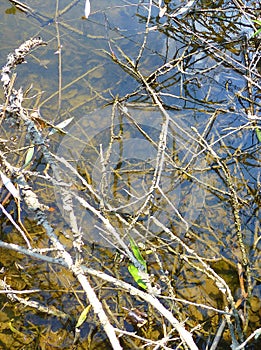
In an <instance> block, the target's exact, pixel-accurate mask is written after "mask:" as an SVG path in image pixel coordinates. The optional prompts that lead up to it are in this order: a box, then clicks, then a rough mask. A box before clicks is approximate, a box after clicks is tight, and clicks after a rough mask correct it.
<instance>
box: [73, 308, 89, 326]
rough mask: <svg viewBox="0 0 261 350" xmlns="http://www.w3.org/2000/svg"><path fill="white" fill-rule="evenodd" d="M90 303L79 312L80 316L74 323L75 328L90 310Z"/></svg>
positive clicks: (81, 322)
mask: <svg viewBox="0 0 261 350" xmlns="http://www.w3.org/2000/svg"><path fill="white" fill-rule="evenodd" d="M90 308H91V305H88V306H87V307H86V308H85V309H84V310H83V311H82V313H81V314H80V317H79V318H78V321H77V324H76V328H79V327H81V325H82V324H83V322H84V321H85V320H86V318H87V316H88V313H89V311H90Z"/></svg>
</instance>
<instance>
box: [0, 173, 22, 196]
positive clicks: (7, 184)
mask: <svg viewBox="0 0 261 350" xmlns="http://www.w3.org/2000/svg"><path fill="white" fill-rule="evenodd" d="M0 177H1V179H2V182H3V184H4V186H5V187H6V189H7V190H8V191H9V192H10V193H11V195H12V196H13V197H15V198H17V199H20V194H19V191H18V190H17V188H16V187H15V186H14V184H13V183H12V181H11V180H10V179H9V178H8V177H7V176H6V175H5V174H4V173H2V171H0Z"/></svg>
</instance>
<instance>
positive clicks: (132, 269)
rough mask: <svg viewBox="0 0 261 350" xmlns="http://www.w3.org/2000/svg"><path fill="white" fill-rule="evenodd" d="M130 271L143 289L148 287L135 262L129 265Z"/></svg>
mask: <svg viewBox="0 0 261 350" xmlns="http://www.w3.org/2000/svg"><path fill="white" fill-rule="evenodd" d="M128 270H129V273H130V274H131V275H132V277H133V279H134V281H135V282H136V283H137V284H138V285H139V286H140V287H141V288H143V289H147V285H146V283H145V282H144V281H143V279H142V277H141V276H140V272H139V269H138V268H137V267H136V266H134V265H133V264H130V265H129V266H128Z"/></svg>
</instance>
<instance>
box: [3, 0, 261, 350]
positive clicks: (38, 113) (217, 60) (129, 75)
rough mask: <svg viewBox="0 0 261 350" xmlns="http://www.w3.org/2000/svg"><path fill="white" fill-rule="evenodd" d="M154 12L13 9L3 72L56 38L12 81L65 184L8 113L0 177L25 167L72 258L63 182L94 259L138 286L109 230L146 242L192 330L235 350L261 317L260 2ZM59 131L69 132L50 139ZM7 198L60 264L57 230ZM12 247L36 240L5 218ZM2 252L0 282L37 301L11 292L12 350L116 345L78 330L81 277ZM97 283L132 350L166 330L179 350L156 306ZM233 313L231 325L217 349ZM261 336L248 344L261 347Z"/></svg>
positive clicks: (198, 337) (157, 274)
mask: <svg viewBox="0 0 261 350" xmlns="http://www.w3.org/2000/svg"><path fill="white" fill-rule="evenodd" d="M149 3H150V2H145V1H132V2H131V3H129V2H128V1H123V0H117V1H110V2H109V3H108V1H104V0H96V1H93V3H91V15H90V17H89V18H88V19H87V20H86V19H84V18H82V16H83V7H84V4H83V3H82V2H80V1H56V2H54V1H45V2H37V6H38V8H36V4H35V1H27V2H26V5H25V7H23V6H22V5H21V4H20V3H18V2H15V1H14V2H13V4H12V2H11V1H5V2H2V3H1V4H0V21H1V27H2V28H3V29H2V31H1V33H0V38H1V44H2V45H1V47H2V49H1V65H2V66H4V65H5V62H6V56H7V54H8V53H10V52H13V51H14V49H15V48H17V47H19V46H20V45H21V43H23V42H24V41H25V40H27V39H28V38H32V37H37V36H40V37H41V38H43V40H44V41H45V42H47V44H48V45H47V46H44V47H41V48H39V49H37V50H36V51H33V52H32V53H31V54H30V55H29V56H28V57H27V62H28V63H27V64H23V65H19V66H18V67H17V68H16V72H17V78H16V81H15V87H16V88H17V89H18V88H19V87H20V86H22V87H23V90H24V100H23V106H24V107H25V108H26V110H27V111H28V114H29V115H30V118H31V119H33V121H34V123H35V124H36V125H37V128H38V130H40V132H41V134H42V135H43V138H44V142H45V144H46V145H47V148H48V151H50V153H51V154H54V156H55V157H56V158H55V162H56V168H55V169H56V171H57V173H59V181H60V182H59V181H58V180H57V178H55V171H54V170H53V168H52V167H50V164H48V161H47V160H46V158H45V157H44V153H43V151H42V148H41V146H42V145H41V144H38V145H35V148H34V154H33V155H32V158H31V159H30V161H29V164H26V165H25V162H26V161H25V159H26V157H27V155H28V148H29V146H31V141H32V140H31V139H30V135H29V134H28V129H27V126H26V123H22V122H21V121H20V123H19V122H18V121H17V120H15V119H14V118H12V117H11V116H10V118H7V117H6V118H2V119H1V124H0V128H1V129H0V152H1V156H0V164H1V169H0V170H1V171H3V172H5V171H6V165H5V164H6V163H5V162H4V161H6V162H9V164H11V165H12V166H13V167H14V168H15V170H14V169H13V175H15V171H18V170H19V169H20V170H21V168H23V171H24V172H23V174H24V176H25V178H26V181H27V183H28V185H29V186H30V188H31V189H32V190H33V191H34V192H35V193H36V194H37V197H38V199H39V201H40V202H41V203H44V204H45V205H46V206H48V207H49V209H48V211H47V217H48V221H49V222H50V224H51V225H52V227H53V228H54V234H55V235H56V236H57V238H58V239H59V241H60V242H61V244H63V246H64V247H66V250H67V251H68V252H69V253H70V255H71V256H73V257H74V258H75V256H76V257H77V252H76V250H77V248H76V246H75V241H77V239H78V236H77V235H76V234H75V232H73V230H72V217H71V216H69V215H68V205H67V206H66V205H65V202H64V197H65V192H63V190H64V189H63V188H62V186H61V183H62V182H63V183H66V184H67V188H69V190H70V191H71V193H72V194H73V198H72V200H71V202H70V203H69V207H70V206H71V207H73V208H74V214H75V216H76V218H77V225H78V227H79V231H81V232H83V237H82V239H83V246H82V251H83V254H82V259H83V260H82V261H81V262H82V263H83V264H84V265H85V266H87V267H91V268H92V269H93V270H95V271H102V272H104V273H107V274H108V275H111V276H114V277H115V278H118V279H119V280H122V281H126V282H129V283H130V284H133V285H135V286H137V284H136V282H135V281H136V280H134V279H135V278H134V279H133V275H132V276H131V275H130V274H129V272H128V268H129V261H128V259H127V258H126V257H124V255H126V252H125V251H124V249H123V246H122V245H121V244H120V243H119V241H117V240H116V239H115V237H113V236H112V235H111V233H110V234H109V233H108V226H106V222H109V223H110V224H111V225H112V226H113V227H114V228H115V229H116V230H117V232H118V233H119V234H120V237H121V238H122V240H123V242H124V243H125V244H126V245H127V246H130V238H129V237H130V236H131V237H133V238H135V242H136V244H137V245H139V247H140V248H139V249H140V250H141V253H142V255H143V257H144V259H145V260H146V265H147V267H148V272H149V274H150V276H151V278H152V285H153V286H155V287H158V288H160V289H161V294H162V295H161V298H160V300H161V301H163V304H164V306H165V307H166V308H167V309H168V310H170V311H171V312H173V314H174V315H175V317H177V319H178V320H179V322H184V323H185V325H186V328H187V329H189V330H191V329H194V331H193V337H194V341H195V342H196V344H197V346H198V347H199V348H200V349H207V348H210V346H211V345H212V346H213V347H212V350H213V349H214V348H216V349H230V348H231V347H230V346H231V343H232V342H233V344H234V345H235V344H236V342H238V343H239V344H241V343H242V342H243V340H245V339H246V338H247V337H248V336H249V335H251V334H252V333H253V332H254V331H255V330H256V329H257V328H258V327H259V326H260V318H261V313H260V310H261V307H260V306H261V288H260V281H261V280H260V268H261V267H260V211H259V208H260V142H261V131H260V130H261V127H260V116H259V115H260V112H259V108H260V97H261V95H260V70H261V67H260V65H261V61H260V48H261V46H260V45H261V43H260V35H259V36H258V35H256V36H253V34H254V33H255V32H256V31H257V30H258V28H259V25H258V23H256V22H255V20H256V19H258V18H259V15H260V12H261V10H260V6H258V5H257V3H256V2H254V1H247V2H246V3H247V5H246V6H243V3H241V2H237V1H233V2H231V1H218V2H209V1H194V2H185V1H182V2H181V3H180V2H175V1H162V4H161V9H159V5H158V4H159V3H160V2H157V1H154V2H151V3H152V7H151V8H150V7H149ZM187 3H188V5H189V4H190V5H191V6H187V7H186V6H185V5H186V4H187ZM21 6H22V7H21ZM0 94H1V95H0V96H1V100H2V101H3V102H1V109H2V105H5V97H4V94H3V93H2V92H1V93H0ZM7 112H8V111H7ZM7 112H6V113H7ZM164 113H167V115H168V117H169V123H168V125H167V127H166V134H165V137H166V139H165V141H164V128H163V126H164V125H166V124H165V123H166V119H167V117H166V115H165V114H164ZM7 114H8V113H7ZM6 116H7V115H6ZM72 117H73V120H72V121H71V123H70V124H68V125H67V126H64V125H62V124H60V123H61V122H62V121H64V120H69V118H72ZM53 126H58V128H61V129H63V128H64V130H66V133H64V132H62V130H60V132H56V133H53V134H50V131H51V130H53V129H52V127H53ZM162 149H163V155H164V162H162V163H161V158H160V155H161V150H162ZM61 159H64V160H65V161H64V162H62V161H61ZM57 164H58V165H57ZM68 164H69V165H68ZM17 169H18V170H17ZM9 170H10V169H9ZM20 170H19V171H20ZM8 175H9V176H11V174H10V173H9V174H8ZM84 200H86V201H87V202H88V203H89V205H90V206H91V207H92V208H93V209H92V210H89V209H88V208H87V207H86V206H85V205H84ZM0 201H1V203H2V205H3V207H4V208H5V210H6V212H8V213H10V214H11V215H12V217H13V219H14V221H15V222H17V223H19V227H20V228H22V230H23V231H24V232H26V235H27V237H28V239H29V240H30V243H31V245H32V247H33V249H35V251H37V252H41V254H46V253H47V255H48V256H52V257H56V258H57V256H56V255H55V254H56V252H53V251H51V250H49V251H48V252H47V249H48V248H49V247H50V246H51V241H50V236H49V237H48V236H47V234H46V230H45V228H44V226H43V225H42V222H39V218H37V217H36V215H35V212H34V211H33V210H30V208H28V206H27V205H26V204H25V203H24V201H23V200H22V201H21V204H20V203H16V202H15V201H14V200H12V199H11V198H9V197H8V191H7V189H6V188H5V187H4V186H2V189H1V192H0ZM67 204H68V203H67ZM31 209H32V208H31ZM20 210H21V212H20ZM97 212H99V213H101V214H102V215H103V217H104V218H105V219H106V220H107V221H106V222H105V221H104V222H101V221H100V220H98V219H97ZM20 215H21V218H20ZM98 215H99V214H98ZM177 238H178V239H177ZM0 240H1V241H3V242H8V243H15V244H17V245H19V246H21V247H22V246H25V242H24V239H23V237H22V236H21V234H20V232H19V231H18V230H17V229H15V228H14V226H13V224H12V223H11V222H10V218H8V217H7V215H5V214H4V212H1V217H0ZM0 249H1V261H0V264H1V270H0V271H1V280H2V281H4V282H5V283H6V284H7V285H8V286H9V287H10V288H11V289H13V290H16V291H23V290H24V291H27V292H28V293H27V294H26V293H25V295H20V294H19V293H18V294H16V295H17V296H19V297H20V299H17V298H12V297H10V295H9V298H7V296H6V295H5V294H1V297H0V301H1V310H0V318H1V320H2V328H1V331H0V348H1V347H2V348H8V349H20V348H26V349H56V348H63V349H73V348H75V349H109V348H110V346H111V345H110V342H109V340H108V339H107V337H106V334H105V333H104V330H103V328H102V327H101V326H100V323H99V320H98V317H97V315H95V313H94V311H93V309H92V308H90V309H88V310H87V316H86V321H85V322H84V323H83V325H81V327H78V328H79V329H78V328H77V327H76V332H75V326H76V323H77V320H78V318H79V316H80V314H81V312H82V311H83V310H84V308H85V307H86V305H88V301H86V296H85V294H84V292H83V290H82V288H81V286H80V285H79V282H78V281H77V280H76V279H75V277H74V275H73V274H72V272H71V271H69V270H68V269H66V268H64V267H59V266H58V265H55V264H49V263H47V262H43V261H40V260H38V259H32V258H31V257H30V256H27V255H24V254H22V253H21V252H20V253H16V252H14V251H12V250H9V249H4V248H2V246H1V248H0ZM195 254H196V255H195ZM198 257H199V258H198ZM246 260H247V261H246ZM204 264H207V265H204ZM206 266H208V267H209V269H211V272H208V269H207V268H206ZM215 274H217V275H218V276H220V277H221V278H222V279H223V280H224V281H225V283H226V285H227V286H228V288H229V291H230V292H231V298H232V299H233V303H232V302H231V300H230V299H229V298H228V297H227V294H226V292H225V293H223V290H222V285H221V286H220V284H218V283H217V280H215V278H214V277H213V276H214V275H215ZM89 279H90V282H91V285H92V286H93V287H95V291H96V294H97V295H98V297H99V299H100V300H101V301H102V305H103V307H104V309H105V311H106V313H107V315H108V317H109V319H110V322H111V323H112V324H113V326H114V327H116V328H117V334H118V335H119V334H120V335H121V337H120V341H121V345H122V347H123V348H124V349H140V348H142V347H143V346H144V345H145V344H146V345H147V348H149V349H153V348H156V346H157V344H159V343H157V341H159V340H162V338H163V337H166V341H165V343H164V344H165V345H161V346H162V348H167V346H168V348H169V349H170V348H171V349H176V348H177V346H178V344H179V342H180V339H179V338H178V337H177V335H178V333H177V332H175V331H174V330H173V325H171V324H170V323H169V322H168V321H167V320H165V319H164V318H163V317H162V316H161V315H160V314H159V313H158V312H157V311H155V310H154V309H153V307H152V306H151V305H150V304H148V303H146V302H144V301H143V300H142V299H140V298H138V297H134V296H132V295H131V294H130V293H128V292H126V291H125V290H124V289H123V288H122V287H119V285H118V286H114V285H112V284H110V283H108V282H106V281H103V280H101V279H100V278H99V277H98V276H97V275H96V276H95V274H93V275H92V276H90V277H89ZM101 281H102V283H101ZM6 288H7V287H6V285H4V284H1V289H6ZM223 288H224V286H223ZM29 290H30V291H29ZM26 300H30V301H32V302H35V304H33V303H32V304H30V303H26ZM231 303H232V304H231ZM231 305H232V306H231ZM231 307H234V309H233V312H234V315H233V316H231V315H230V316H229V320H230V322H231V325H230V328H229V327H228V326H227V325H226V326H225V329H224V331H223V332H221V333H222V336H221V338H220V339H219V342H218V345H214V344H215V343H214V337H215V335H217V331H218V329H220V327H221V326H220V325H221V324H222V320H224V315H223V313H224V310H225V308H226V311H228V310H229V309H230V308H231ZM137 310H138V311H137ZM230 310H231V309H230ZM141 311H142V312H146V316H144V315H143V314H140V313H139V312H141ZM222 312H223V313H222ZM235 314H236V317H234V316H235ZM139 317H140V318H139ZM137 319H138V321H137ZM229 320H228V319H226V321H227V322H228V323H229ZM143 321H144V322H143ZM231 327H232V328H233V329H234V330H235V335H234V337H235V339H236V341H235V340H234V339H233V334H232V333H233V332H231ZM133 332H136V334H135V335H134V333H133ZM149 341H151V343H150V345H148V344H149ZM258 341H259V340H258V339H252V340H251V341H250V342H249V345H248V348H249V349H258V348H259V347H258ZM162 344H163V343H162ZM259 344H260V343H259ZM164 346H165V347H164ZM214 346H215V347H214Z"/></svg>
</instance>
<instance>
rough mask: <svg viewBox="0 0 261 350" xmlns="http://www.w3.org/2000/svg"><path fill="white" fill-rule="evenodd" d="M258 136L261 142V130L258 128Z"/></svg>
mask: <svg viewBox="0 0 261 350" xmlns="http://www.w3.org/2000/svg"><path fill="white" fill-rule="evenodd" d="M256 136H257V138H258V141H259V142H261V130H260V129H258V128H256Z"/></svg>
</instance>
